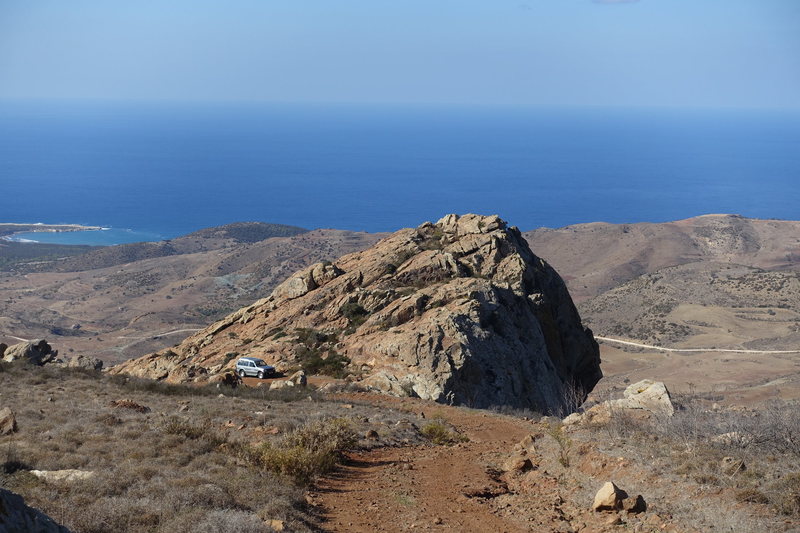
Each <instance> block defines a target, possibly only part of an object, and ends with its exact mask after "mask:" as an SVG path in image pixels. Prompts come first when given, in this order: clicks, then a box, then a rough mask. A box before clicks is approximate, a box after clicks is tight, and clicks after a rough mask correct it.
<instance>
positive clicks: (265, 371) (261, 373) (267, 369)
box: [236, 357, 275, 379]
mask: <svg viewBox="0 0 800 533" xmlns="http://www.w3.org/2000/svg"><path fill="white" fill-rule="evenodd" d="M236 373H237V374H239V377H240V378H243V377H245V376H255V377H257V378H258V379H264V378H265V377H267V376H271V375H273V374H275V368H274V367H271V366H269V365H268V364H267V363H265V362H264V361H263V360H262V359H259V358H257V357H241V358H239V360H238V361H236Z"/></svg>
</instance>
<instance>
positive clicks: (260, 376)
mask: <svg viewBox="0 0 800 533" xmlns="http://www.w3.org/2000/svg"><path fill="white" fill-rule="evenodd" d="M258 379H264V371H263V370H259V371H258Z"/></svg>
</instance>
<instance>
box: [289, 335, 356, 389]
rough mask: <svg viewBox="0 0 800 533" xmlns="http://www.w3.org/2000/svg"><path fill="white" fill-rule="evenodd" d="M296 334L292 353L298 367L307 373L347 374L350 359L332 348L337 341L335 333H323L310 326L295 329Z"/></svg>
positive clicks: (340, 375)
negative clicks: (295, 357)
mask: <svg viewBox="0 0 800 533" xmlns="http://www.w3.org/2000/svg"><path fill="white" fill-rule="evenodd" d="M295 334H296V335H297V340H296V346H295V349H294V353H295V355H296V356H297V360H298V362H299V364H300V368H302V369H303V370H305V372H306V373H308V374H321V375H325V376H332V377H335V378H344V377H345V376H347V374H348V372H347V365H348V364H349V363H350V359H348V358H347V357H345V356H343V355H341V354H339V353H337V352H336V350H334V346H335V345H336V343H337V342H338V336H337V335H336V334H335V333H323V332H321V331H316V330H314V329H310V328H299V329H297V330H295Z"/></svg>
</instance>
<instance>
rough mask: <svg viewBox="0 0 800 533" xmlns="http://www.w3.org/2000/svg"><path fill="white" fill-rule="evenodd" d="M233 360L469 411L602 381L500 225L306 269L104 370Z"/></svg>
mask: <svg viewBox="0 0 800 533" xmlns="http://www.w3.org/2000/svg"><path fill="white" fill-rule="evenodd" d="M231 352H238V353H240V354H242V355H253V356H257V357H261V358H262V359H264V360H266V361H267V362H269V363H270V364H272V365H274V366H275V367H276V368H277V369H278V370H279V371H282V372H288V371H294V370H296V369H297V368H303V369H305V370H306V371H307V372H309V373H315V372H316V373H319V372H320V371H321V372H327V373H331V374H337V373H338V374H341V373H349V374H350V375H351V376H352V378H351V379H354V380H356V381H360V382H361V384H362V385H363V386H366V387H370V388H373V389H375V390H379V391H383V392H386V393H390V394H394V395H415V396H419V397H422V398H425V399H431V400H435V401H438V402H445V403H451V404H462V405H468V406H473V407H490V406H496V405H507V406H514V407H522V408H533V409H539V410H543V411H547V412H551V411H563V410H564V409H565V406H566V404H567V403H568V402H567V401H566V400H565V398H568V397H570V396H572V395H573V393H574V391H575V390H577V391H578V395H583V394H584V393H585V392H587V391H589V390H591V389H592V387H593V386H594V385H595V383H596V382H597V381H598V380H599V379H600V377H601V372H600V366H599V364H600V358H599V350H598V347H597V344H596V343H595V341H594V338H593V336H592V334H591V331H589V330H588V329H586V328H584V327H583V326H582V325H581V321H580V317H579V316H578V313H577V311H576V309H575V306H574V305H573V302H572V299H571V298H570V296H569V294H568V292H567V289H566V286H565V285H564V282H563V281H562V279H561V278H560V276H559V275H558V274H557V273H556V272H555V270H553V268H551V267H550V266H549V265H548V264H547V263H546V262H544V261H543V260H542V259H540V258H538V257H537V256H536V255H534V254H533V252H532V251H531V250H530V248H529V247H528V244H527V242H526V241H525V240H524V239H523V238H522V236H521V234H520V232H519V230H517V229H516V228H514V227H508V226H507V225H506V223H505V222H504V221H502V220H501V219H500V218H498V217H496V216H489V217H484V216H478V215H464V216H461V217H459V216H456V215H448V216H446V217H444V218H442V219H441V220H439V221H438V222H436V223H435V224H433V223H430V222H427V223H425V224H423V225H421V226H419V227H418V228H414V229H404V230H400V231H398V232H396V233H394V234H393V235H391V236H389V237H387V238H386V239H383V240H382V241H380V242H379V243H378V244H376V245H375V246H374V247H372V248H370V249H368V250H365V251H363V252H357V253H354V254H349V255H346V256H344V257H342V258H340V259H339V260H337V261H335V262H334V263H318V264H316V265H313V266H311V267H309V268H306V269H304V270H302V271H300V272H298V273H296V274H294V275H293V276H291V277H290V278H289V279H287V280H286V281H284V282H283V283H282V284H281V285H280V286H278V287H277V288H276V289H275V291H274V292H273V293H272V295H271V296H270V297H269V298H265V299H263V300H260V301H258V302H256V303H254V304H253V305H251V306H249V307H246V308H243V309H240V310H239V311H237V312H235V313H233V314H231V315H229V316H227V317H226V318H225V319H223V320H221V321H219V322H217V323H215V324H212V325H211V326H210V327H208V328H206V329H205V330H203V331H201V332H199V333H197V334H195V335H193V336H191V337H189V338H188V339H186V340H185V341H184V342H182V343H181V344H180V345H178V346H177V347H174V348H171V349H169V350H165V351H163V352H158V353H155V354H150V355H147V356H145V357H142V358H140V359H136V360H133V361H128V362H126V363H123V364H122V365H119V366H117V367H114V368H113V369H111V371H112V372H116V373H129V374H133V375H137V376H142V377H150V378H156V379H163V380H167V381H172V382H182V381H206V380H207V379H208V378H209V376H210V375H213V374H217V373H219V372H224V371H226V370H228V369H230V368H232V366H233V364H234V361H233V360H231V359H230V358H227V359H226V354H228V353H231Z"/></svg>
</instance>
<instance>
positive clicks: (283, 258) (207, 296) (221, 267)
mask: <svg viewBox="0 0 800 533" xmlns="http://www.w3.org/2000/svg"><path fill="white" fill-rule="evenodd" d="M282 228H283V229H282V230H281V231H284V230H285V231H288V232H290V233H296V232H298V231H300V230H297V229H292V228H290V227H282ZM274 229H275V228H274V225H267V224H251V223H248V224H235V225H229V226H223V227H220V228H212V229H208V230H203V231H201V232H197V233H195V234H192V235H187V236H185V237H180V238H177V239H173V240H171V241H165V242H160V243H139V244H132V245H120V246H112V247H107V248H102V249H98V250H91V251H89V252H88V253H83V254H82V255H78V256H76V257H70V258H66V259H61V260H58V261H51V262H48V263H42V264H37V265H27V267H26V268H25V269H24V270H22V271H11V272H0V342H6V343H7V344H12V343H13V342H15V340H16V339H18V338H26V339H27V338H42V337H47V338H49V339H51V340H52V341H53V342H54V343H55V344H57V345H58V347H59V349H61V350H62V353H69V352H71V351H75V352H78V353H83V354H86V355H92V356H96V357H100V358H102V359H104V360H105V361H106V362H107V363H112V362H118V361H121V360H125V359H129V358H131V357H135V356H138V355H141V354H143V353H147V352H148V351H152V350H154V349H158V348H161V347H163V346H164V344H165V343H166V344H171V343H172V342H175V341H176V340H180V339H182V338H183V337H185V336H186V334H187V330H188V331H193V330H195V329H199V328H202V327H204V326H206V325H208V324H209V323H211V322H213V321H214V320H216V319H219V318H221V317H222V316H224V315H226V314H227V313H229V312H231V311H233V310H235V309H238V308H239V307H241V306H243V305H247V304H249V303H252V302H253V301H255V300H257V299H258V298H261V297H264V296H266V295H268V294H269V293H270V292H271V291H272V289H273V288H274V287H275V286H277V285H278V283H280V282H281V281H283V280H284V279H285V278H286V277H287V276H288V275H289V274H291V273H292V272H294V271H296V270H297V269H299V268H302V267H304V266H307V265H309V264H312V263H314V262H317V261H324V260H332V259H335V258H337V257H339V256H341V255H343V254H345V253H348V252H351V251H354V250H360V249H362V248H365V247H367V246H369V245H370V244H372V243H374V242H375V241H377V240H378V239H379V237H380V236H379V235H370V234H366V233H356V232H348V231H339V230H315V231H312V232H302V233H297V234H296V235H293V236H290V237H270V238H267V239H266V240H260V241H256V242H249V241H251V240H252V239H255V238H257V237H261V236H264V235H269V234H271V232H272V231H273V230H274ZM10 244H19V245H20V246H24V245H25V243H10ZM31 287H36V290H35V291H33V290H31Z"/></svg>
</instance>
